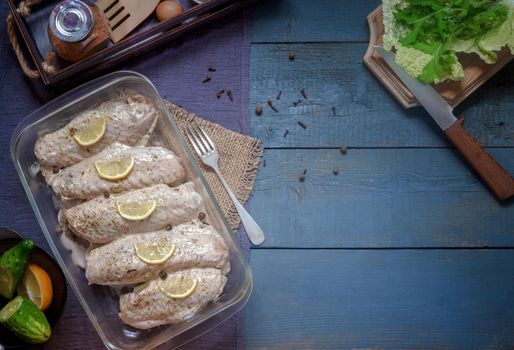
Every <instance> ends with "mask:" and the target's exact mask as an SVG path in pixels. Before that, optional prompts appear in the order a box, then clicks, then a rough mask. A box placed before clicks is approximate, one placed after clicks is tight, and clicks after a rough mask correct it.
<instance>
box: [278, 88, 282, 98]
mask: <svg viewBox="0 0 514 350" xmlns="http://www.w3.org/2000/svg"><path fill="white" fill-rule="evenodd" d="M280 96H282V90H280V91H279V92H278V94H277V100H280Z"/></svg>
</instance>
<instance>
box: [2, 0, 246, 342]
mask: <svg viewBox="0 0 514 350" xmlns="http://www.w3.org/2000/svg"><path fill="white" fill-rule="evenodd" d="M0 11H1V12H0V20H1V21H2V23H5V18H6V16H7V4H6V3H5V2H2V3H1V4H0ZM246 18H247V16H246V15H245V14H235V15H232V16H230V17H229V18H226V19H223V20H222V21H220V22H219V23H216V24H212V25H210V26H208V27H207V28H205V29H201V30H200V31H197V32H195V33H193V34H190V35H187V36H186V37H184V38H183V39H180V40H179V41H177V42H175V43H171V44H169V45H167V46H165V47H161V48H158V49H155V50H153V51H151V52H149V53H146V54H144V55H141V56H140V57H139V58H137V59H135V60H133V61H131V62H129V63H127V64H125V65H124V66H123V67H119V68H120V69H128V70H134V71H137V72H139V73H142V74H144V75H146V76H147V77H148V78H149V79H150V80H151V81H152V82H153V83H154V84H155V85H156V87H157V89H158V90H159V92H160V93H161V96H163V97H164V98H166V99H168V100H170V101H171V102H173V103H175V104H178V105H181V106H183V107H184V108H186V109H188V110H189V111H191V112H195V113H197V114H199V115H201V116H202V117H204V118H205V119H208V120H212V121H215V122H217V123H219V124H221V125H223V126H225V127H227V128H230V129H233V130H236V131H238V132H241V133H245V134H248V133H249V125H250V123H249V116H248V106H247V103H248V98H247V96H248V93H247V90H248V82H247V79H248V73H247V69H248V50H249V34H248V21H247V20H246ZM4 29H5V27H4ZM4 29H2V30H0V50H1V52H0V118H1V119H0V120H1V130H0V184H1V186H2V190H1V195H0V207H1V210H0V227H8V228H11V229H14V230H16V231H18V232H20V233H21V234H23V235H25V236H27V237H32V238H33V239H34V240H35V241H36V242H37V244H39V245H40V246H42V247H43V248H45V249H46V250H47V251H49V248H48V245H47V244H46V241H45V239H44V237H43V235H42V233H41V232H40V230H39V226H38V224H37V222H36V219H35V217H34V214H33V212H32V209H31V208H30V205H29V203H28V200H27V198H26V196H25V193H24V192H23V189H22V186H21V183H20V181H19V180H18V176H17V174H16V172H15V170H14V167H13V165H12V162H11V158H10V151H9V141H10V137H11V134H12V131H13V130H14V128H15V127H16V125H17V124H18V122H19V120H20V119H21V118H23V117H24V116H26V115H27V114H29V113H30V112H32V111H33V110H35V109H37V108H38V107H40V106H41V105H42V104H44V103H45V102H48V101H49V100H51V99H52V98H53V96H51V94H50V93H49V92H48V91H47V90H46V89H45V88H44V87H42V84H41V82H39V81H31V80H30V79H28V78H26V77H25V76H23V74H22V72H21V70H20V68H19V65H18V62H17V61H16V58H15V56H14V54H13V52H12V49H11V47H10V43H9V40H8V38H7V36H6V32H5V30H4ZM209 67H212V68H215V69H216V71H215V72H209V71H208V68H209ZM206 76H210V77H211V78H212V80H211V81H209V82H207V83H202V81H203V80H204V78H205V77H206ZM221 89H224V90H225V91H227V90H231V91H232V94H233V97H234V100H233V101H230V100H229V99H228V97H227V96H226V94H224V95H223V96H222V97H221V98H219V99H218V98H217V97H216V92H217V91H219V90H221ZM238 236H239V237H243V238H242V239H241V240H242V241H241V244H242V246H243V248H244V249H245V251H246V252H248V251H249V247H248V241H247V240H246V235H243V234H238ZM68 292H69V293H68V302H67V305H66V309H65V311H64V313H63V315H62V318H61V320H60V321H59V323H58V324H57V326H56V327H55V328H54V329H53V336H52V338H51V340H50V341H49V342H48V343H47V344H46V345H45V346H43V347H41V348H45V349H52V350H59V349H67V350H72V349H81V350H82V349H102V348H103V345H102V342H101V341H100V338H99V337H98V335H97V334H96V332H95V330H94V329H93V327H92V325H91V324H90V323H89V320H88V319H87V317H86V315H85V312H84V311H83V309H82V307H81V306H80V304H79V303H78V301H77V298H76V297H75V295H74V293H73V291H72V290H71V288H69V287H68ZM243 320H244V317H243V315H242V313H239V314H238V315H236V316H234V317H233V318H231V319H230V320H228V321H226V322H225V323H223V324H222V325H220V326H218V327H217V328H215V329H214V330H212V331H211V332H209V333H208V334H206V335H204V336H202V337H201V338H199V339H197V340H194V341H193V342H191V343H189V344H188V345H186V346H184V349H186V348H187V349H239V348H244V324H243Z"/></svg>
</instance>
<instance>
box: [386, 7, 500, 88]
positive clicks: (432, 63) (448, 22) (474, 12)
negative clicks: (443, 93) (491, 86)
mask: <svg viewBox="0 0 514 350" xmlns="http://www.w3.org/2000/svg"><path fill="white" fill-rule="evenodd" d="M393 14H394V20H395V22H396V25H397V26H399V27H400V28H402V30H401V32H402V33H404V34H403V35H402V36H400V37H399V38H398V42H399V45H397V46H398V47H396V49H397V61H398V63H399V64H400V65H402V66H403V67H404V68H405V69H406V70H407V72H408V73H409V74H411V75H413V76H417V78H418V79H420V80H421V81H423V82H425V83H431V82H436V83H437V82H439V81H442V80H445V79H448V78H453V79H456V78H462V75H463V72H462V66H461V65H460V63H459V62H458V58H457V56H456V52H457V51H460V47H459V46H461V45H462V43H463V42H468V41H469V42H470V43H471V44H470V45H469V46H473V45H475V43H478V42H479V41H480V39H482V38H483V37H484V36H485V35H486V34H488V33H489V32H491V31H492V30H494V29H496V28H498V27H500V26H501V25H502V24H503V23H504V22H505V21H506V20H507V18H508V15H509V8H508V7H507V6H506V5H505V4H503V3H501V2H500V1H497V0H405V1H404V2H402V6H399V7H397V8H396V9H395V10H394V12H393ZM412 49H414V50H412ZM482 54H488V55H493V56H494V57H490V60H492V61H494V60H495V59H496V55H495V54H494V52H490V53H486V50H483V52H482Z"/></svg>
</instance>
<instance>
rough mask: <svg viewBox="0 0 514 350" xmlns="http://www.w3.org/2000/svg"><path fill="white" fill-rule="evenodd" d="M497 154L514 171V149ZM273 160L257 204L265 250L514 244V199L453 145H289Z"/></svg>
mask: <svg viewBox="0 0 514 350" xmlns="http://www.w3.org/2000/svg"><path fill="white" fill-rule="evenodd" d="M488 151H490V152H491V154H492V155H493V156H494V157H496V159H497V160H498V161H499V162H500V163H501V164H503V165H504V167H505V168H506V169H507V171H509V172H510V174H514V148H497V149H489V150H488ZM264 159H265V160H266V167H262V164H261V168H260V169H259V173H258V176H257V181H256V183H255V188H254V193H253V195H252V199H251V201H250V212H251V214H252V215H253V216H254V217H255V219H256V220H257V222H258V223H259V224H260V225H261V227H262V229H263V230H264V231H265V233H266V241H265V242H264V245H263V247H280V248H284V247H293V248H298V247H303V248H334V247H336V248H341V247H380V248H383V247H485V246H489V247H493V246H494V247H501V246H510V247H514V201H510V202H507V203H505V204H500V203H499V202H498V201H496V200H495V199H494V197H493V196H492V194H490V193H489V191H488V190H487V189H486V188H485V185H483V184H482V183H481V182H480V181H479V180H478V177H477V176H475V174H473V173H472V171H471V169H470V168H469V167H468V166H467V164H466V163H465V162H464V160H463V159H461V158H460V156H459V155H458V154H457V153H456V151H455V150H453V149H438V148H434V149H349V150H348V153H347V154H346V155H344V156H343V155H341V154H340V152H339V150H332V149H328V150H323V149H321V150H313V149H281V150H266V152H265V154H264ZM334 166H337V167H338V168H339V173H338V175H337V176H336V175H334V174H333V173H332V171H333V167H334ZM304 169H307V173H306V175H305V181H304V182H300V181H299V175H300V174H301V173H302V171H303V170H304Z"/></svg>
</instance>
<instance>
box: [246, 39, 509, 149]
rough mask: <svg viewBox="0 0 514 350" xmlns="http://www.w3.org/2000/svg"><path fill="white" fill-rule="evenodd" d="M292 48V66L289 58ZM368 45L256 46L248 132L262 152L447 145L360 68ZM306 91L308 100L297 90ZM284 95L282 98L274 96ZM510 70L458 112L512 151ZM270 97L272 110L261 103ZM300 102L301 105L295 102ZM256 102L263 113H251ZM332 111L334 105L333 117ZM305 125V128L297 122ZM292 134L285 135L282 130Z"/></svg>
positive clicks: (484, 136) (486, 140) (421, 114)
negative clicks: (259, 144) (266, 148)
mask: <svg viewBox="0 0 514 350" xmlns="http://www.w3.org/2000/svg"><path fill="white" fill-rule="evenodd" d="M290 51H294V52H295V53H296V58H295V60H294V61H289V60H288V53H289V52H290ZM365 51H366V44H348V43H346V44H341V43H329V44H295V45H287V44H277V45H275V44H269V45H253V46H252V50H251V60H250V62H251V64H250V112H251V116H252V134H253V135H254V136H255V137H258V138H260V139H261V140H262V142H263V145H264V146H265V147H339V146H340V145H342V144H344V145H347V146H352V147H446V146H448V145H449V143H448V142H447V141H446V139H445V137H444V135H443V133H442V132H441V131H440V130H439V129H438V128H437V126H436V125H435V123H434V122H433V120H431V118H430V117H429V116H428V114H427V113H426V112H425V111H424V110H422V109H421V108H414V109H410V110H405V109H403V108H402V107H401V106H400V104H399V103H398V102H397V101H396V100H395V99H394V98H393V97H392V96H391V95H390V94H389V92H388V91H386V89H385V88H384V87H383V86H382V85H381V84H380V83H379V81H378V80H377V79H375V77H374V76H373V75H372V74H371V73H370V72H369V71H368V70H367V69H366V67H365V66H364V65H363V64H362V56H363V54H364V52H365ZM302 88H303V89H305V93H306V94H307V97H308V98H307V100H305V99H303V98H302V96H301V94H300V90H301V89H302ZM279 91H282V94H281V97H280V100H276V99H275V98H276V95H277V94H278V92H279ZM512 96H514V65H508V66H507V67H505V68H504V69H503V70H502V71H500V73H499V74H498V75H496V76H495V77H493V78H492V79H491V80H490V81H489V82H487V83H486V84H485V85H484V86H482V88H481V89H479V90H478V91H477V92H476V93H475V94H474V95H472V96H471V97H470V98H469V99H468V100H467V101H465V102H464V103H463V104H462V105H461V106H459V108H458V109H457V110H456V114H458V115H464V116H465V117H466V124H465V126H466V128H467V130H468V131H469V132H470V134H471V135H472V136H473V137H474V138H476V139H477V141H479V142H480V143H481V144H482V145H484V146H489V147H501V146H509V147H512V146H514V132H513V130H514V120H513V119H512V118H510V116H511V115H512V112H513V111H514V99H513V98H512ZM268 99H273V104H274V106H275V107H276V108H277V109H278V113H277V112H273V111H272V110H271V109H270V108H269V107H268V106H267V105H266V101H267V100H268ZM295 100H300V101H301V102H300V104H298V106H296V107H295V106H294V105H293V103H292V102H293V101H295ZM257 104H260V105H262V106H263V114H262V115H261V116H256V115H255V112H254V109H255V106H256V105H257ZM332 107H335V108H336V116H333V113H332ZM299 120H302V121H304V122H305V123H306V125H307V128H306V129H302V128H301V127H300V126H299V125H298V124H297V122H298V121H299ZM285 129H289V135H288V136H287V137H283V135H284V130H285Z"/></svg>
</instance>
